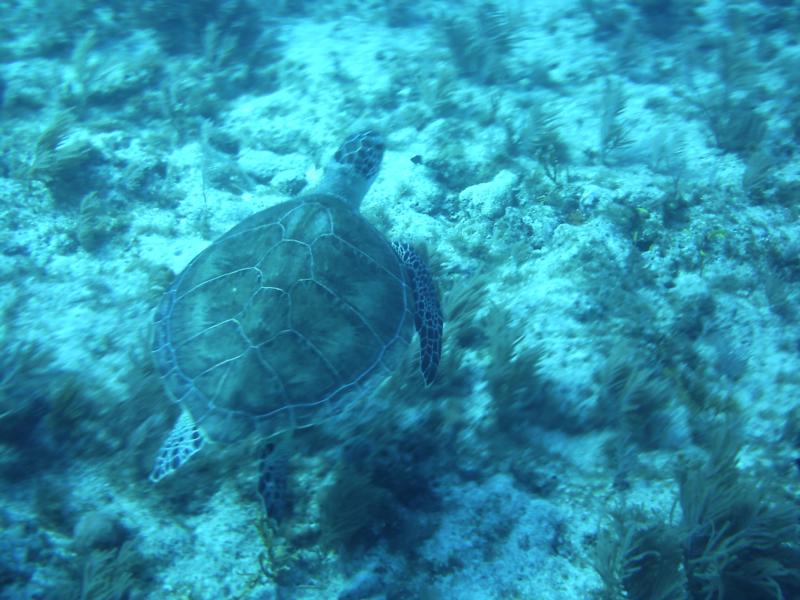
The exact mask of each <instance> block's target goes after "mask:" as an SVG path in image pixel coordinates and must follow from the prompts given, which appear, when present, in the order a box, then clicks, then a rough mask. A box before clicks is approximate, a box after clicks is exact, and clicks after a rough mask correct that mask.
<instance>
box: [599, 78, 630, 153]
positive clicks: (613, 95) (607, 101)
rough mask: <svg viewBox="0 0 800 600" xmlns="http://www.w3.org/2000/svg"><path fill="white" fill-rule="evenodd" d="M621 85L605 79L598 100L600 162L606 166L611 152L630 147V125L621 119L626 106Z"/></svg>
mask: <svg viewBox="0 0 800 600" xmlns="http://www.w3.org/2000/svg"><path fill="white" fill-rule="evenodd" d="M626 102H627V100H626V98H625V92H624V90H623V89H622V84H620V83H619V82H617V81H615V80H613V79H611V78H607V79H606V81H605V85H604V87H603V95H602V96H601V98H600V161H601V162H602V163H603V164H606V163H607V161H608V158H609V155H610V154H611V153H612V152H615V151H618V150H620V149H622V148H625V147H627V146H630V145H631V143H632V140H631V138H630V130H631V125H630V123H629V122H628V121H627V120H625V119H623V118H622V115H623V113H624V112H625V105H626Z"/></svg>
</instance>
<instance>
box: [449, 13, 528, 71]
mask: <svg viewBox="0 0 800 600" xmlns="http://www.w3.org/2000/svg"><path fill="white" fill-rule="evenodd" d="M440 27H441V31H442V34H443V36H444V40H445V43H446V44H447V47H448V48H449V49H450V53H451V55H452V57H453V61H454V62H455V65H456V67H457V68H458V70H459V71H460V73H461V75H463V76H464V77H468V78H471V79H476V80H477V81H479V82H480V83H487V84H491V83H497V82H498V81H502V80H503V79H505V77H506V68H507V67H506V64H505V59H506V58H507V56H508V54H510V53H511V51H512V50H513V49H514V46H515V44H516V42H517V39H518V35H519V32H518V25H517V22H516V21H515V19H514V18H513V16H512V15H511V13H510V12H509V11H508V10H506V9H503V8H500V7H499V6H498V5H497V4H495V3H494V2H483V3H481V4H479V5H478V6H477V7H476V8H475V10H474V11H473V12H472V14H471V15H470V16H469V17H465V16H448V17H445V18H444V19H442V21H441V22H440Z"/></svg>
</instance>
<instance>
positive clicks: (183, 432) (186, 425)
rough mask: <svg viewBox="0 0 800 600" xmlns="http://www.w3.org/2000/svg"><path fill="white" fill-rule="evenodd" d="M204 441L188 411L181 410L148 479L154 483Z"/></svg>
mask: <svg viewBox="0 0 800 600" xmlns="http://www.w3.org/2000/svg"><path fill="white" fill-rule="evenodd" d="M204 442H205V440H204V438H203V435H202V434H201V433H200V430H199V429H198V428H197V425H195V423H194V419H192V416H191V415H190V414H189V412H188V411H185V410H184V411H181V416H180V417H178V420H177V421H176V422H175V426H174V427H173V428H172V431H170V432H169V435H168V436H167V439H166V440H164V444H163V445H162V446H161V449H160V450H159V451H158V455H157V456H156V462H155V464H154V465H153V470H152V471H151V472H150V477H149V479H150V481H152V482H153V483H156V482H158V481H161V480H162V479H164V477H166V476H167V475H170V474H171V473H173V472H174V471H176V470H177V469H178V468H180V467H181V465H183V464H185V463H186V461H187V460H189V459H190V458H191V457H192V456H193V455H194V454H195V453H196V452H197V451H198V450H200V448H202V447H203V443H204Z"/></svg>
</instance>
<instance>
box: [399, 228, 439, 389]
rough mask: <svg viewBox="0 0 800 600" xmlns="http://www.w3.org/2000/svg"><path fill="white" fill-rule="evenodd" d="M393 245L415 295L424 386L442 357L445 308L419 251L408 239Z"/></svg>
mask: <svg viewBox="0 0 800 600" xmlns="http://www.w3.org/2000/svg"><path fill="white" fill-rule="evenodd" d="M392 247H393V248H394V251H395V252H396V253H397V256H398V258H400V261H401V262H402V263H403V265H404V266H405V268H406V271H407V272H408V276H409V280H410V281H411V290H412V293H413V296H414V325H415V326H416V328H417V333H418V334H419V346H420V348H419V349H420V357H419V363H420V364H419V368H420V371H422V377H423V378H424V379H425V385H431V384H432V383H433V380H434V378H435V377H436V369H437V367H438V366H439V360H440V359H441V356H442V307H441V305H440V304H439V294H438V292H437V291H436V286H435V285H434V283H433V277H431V273H430V271H428V267H426V266H425V263H424V262H423V261H422V259H421V258H420V256H419V254H417V252H416V251H415V250H414V248H412V247H411V245H410V244H407V243H405V242H393V243H392Z"/></svg>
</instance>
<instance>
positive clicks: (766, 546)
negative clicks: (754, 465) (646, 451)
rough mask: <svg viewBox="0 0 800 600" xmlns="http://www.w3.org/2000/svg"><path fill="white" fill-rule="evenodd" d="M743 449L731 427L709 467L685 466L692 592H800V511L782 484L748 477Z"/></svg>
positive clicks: (746, 595) (682, 479) (686, 559)
mask: <svg viewBox="0 0 800 600" xmlns="http://www.w3.org/2000/svg"><path fill="white" fill-rule="evenodd" d="M740 447H741V440H740V438H739V436H738V433H737V430H736V428H735V427H734V426H733V425H732V424H726V425H725V426H723V428H722V429H721V430H719V431H718V432H717V433H716V434H715V435H714V437H713V439H712V440H711V446H710V448H709V457H708V459H707V460H706V461H705V463H704V464H702V465H700V466H694V467H693V466H692V465H690V464H684V465H682V466H681V467H680V468H679V470H678V473H677V479H678V484H679V486H680V493H679V503H680V507H681V511H682V515H683V516H682V520H681V530H682V532H683V536H684V541H683V552H684V556H683V567H684V570H685V572H686V577H687V582H688V589H689V594H690V597H691V598H726V599H729V600H730V599H733V600H739V599H741V600H757V599H761V598H764V599H767V598H797V597H800V569H799V568H798V565H800V508H798V505H797V503H796V501H794V500H793V499H792V498H791V497H789V495H788V494H787V493H786V492H785V491H784V490H783V489H782V488H781V485H780V483H779V481H776V480H772V481H770V480H769V479H766V478H763V479H761V480H760V481H759V480H756V479H754V478H752V477H746V476H743V474H742V473H741V471H740V470H739V469H738V467H737V461H738V454H739V448H740Z"/></svg>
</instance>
